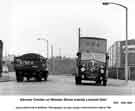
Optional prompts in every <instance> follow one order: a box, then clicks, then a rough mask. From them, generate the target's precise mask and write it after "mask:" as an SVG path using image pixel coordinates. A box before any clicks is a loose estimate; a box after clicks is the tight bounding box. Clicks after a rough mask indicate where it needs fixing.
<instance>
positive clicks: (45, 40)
mask: <svg viewBox="0 0 135 111" xmlns="http://www.w3.org/2000/svg"><path fill="white" fill-rule="evenodd" d="M37 40H43V41H44V42H46V43H47V48H46V49H47V58H48V57H49V43H48V40H47V39H45V38H38V39H37Z"/></svg>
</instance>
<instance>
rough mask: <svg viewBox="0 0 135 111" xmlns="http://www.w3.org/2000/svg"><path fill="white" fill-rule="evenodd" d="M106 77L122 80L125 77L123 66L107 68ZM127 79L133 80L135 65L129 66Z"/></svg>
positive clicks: (134, 78) (134, 77)
mask: <svg viewBox="0 0 135 111" xmlns="http://www.w3.org/2000/svg"><path fill="white" fill-rule="evenodd" d="M108 77H109V78H114V79H120V80H124V79H125V68H115V67H112V68H109V69H108ZM128 79H129V80H135V67H129V70H128Z"/></svg>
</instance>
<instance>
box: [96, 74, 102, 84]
mask: <svg viewBox="0 0 135 111" xmlns="http://www.w3.org/2000/svg"><path fill="white" fill-rule="evenodd" d="M96 85H97V86H98V85H101V80H100V76H99V77H97V79H96Z"/></svg>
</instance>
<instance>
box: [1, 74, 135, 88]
mask: <svg viewBox="0 0 135 111" xmlns="http://www.w3.org/2000/svg"><path fill="white" fill-rule="evenodd" d="M15 79H16V78H15V73H14V72H8V73H7V72H3V73H2V77H0V82H8V81H15ZM108 86H115V87H120V86H122V87H125V86H126V87H135V80H134V81H131V80H128V83H127V82H126V81H125V80H117V79H111V78H109V79H108Z"/></svg>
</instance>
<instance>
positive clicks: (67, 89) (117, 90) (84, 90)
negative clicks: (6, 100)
mask: <svg viewBox="0 0 135 111" xmlns="http://www.w3.org/2000/svg"><path fill="white" fill-rule="evenodd" d="M8 75H9V78H12V79H11V81H8V82H7V81H6V82H0V95H15V96H17V95H135V82H134V81H133V82H129V84H130V85H124V81H122V80H111V79H109V80H108V85H107V86H106V87H104V86H96V85H95V84H94V83H89V82H87V83H86V82H85V81H84V83H83V84H82V85H75V81H74V76H68V75H64V74H63V75H49V78H48V81H42V82H36V81H34V80H31V81H25V82H21V83H17V82H16V81H15V74H14V73H12V74H11V73H9V74H8Z"/></svg>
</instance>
